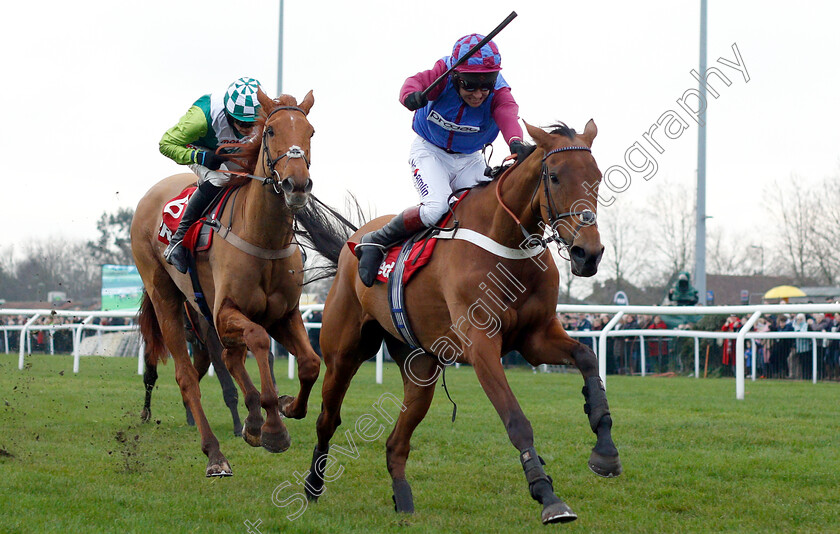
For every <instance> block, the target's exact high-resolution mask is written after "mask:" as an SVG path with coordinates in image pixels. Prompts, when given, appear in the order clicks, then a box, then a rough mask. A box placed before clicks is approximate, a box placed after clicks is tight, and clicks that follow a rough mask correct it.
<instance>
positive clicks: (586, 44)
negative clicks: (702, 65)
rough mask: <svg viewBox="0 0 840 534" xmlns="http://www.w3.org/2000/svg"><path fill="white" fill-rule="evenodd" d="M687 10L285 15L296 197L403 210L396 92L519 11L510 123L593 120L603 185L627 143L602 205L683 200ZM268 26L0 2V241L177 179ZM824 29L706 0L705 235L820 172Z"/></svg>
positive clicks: (828, 12)
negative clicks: (184, 144)
mask: <svg viewBox="0 0 840 534" xmlns="http://www.w3.org/2000/svg"><path fill="white" fill-rule="evenodd" d="M699 5H700V2H699V0H692V1H674V0H669V1H664V0H663V1H653V0H637V1H635V2H619V1H604V2H559V1H541V2H511V1H504V2H502V1H494V0H484V1H481V2H452V1H451V0H449V1H445V2H444V1H438V0H431V1H426V2H394V1H390V0H389V1H384V0H383V1H376V2H372V1H370V2H369V1H354V2H346V1H324V0H305V1H304V0H287V1H286V2H285V13H284V23H285V24H284V54H283V91H284V92H285V93H288V94H291V95H294V96H295V97H297V98H298V99H299V100H300V99H301V98H302V97H303V96H304V95H305V93H306V92H307V91H308V90H310V89H313V90H314V94H315V105H314V107H313V109H312V112H311V114H310V120H311V122H312V123H313V125H314V126H315V129H316V134H315V138H314V139H313V145H312V146H313V148H312V169H311V171H312V178H313V181H314V193H315V194H316V195H317V196H319V197H320V198H321V199H322V200H324V201H325V202H328V203H331V204H334V205H338V206H341V205H343V202H344V197H345V194H346V193H345V192H346V191H347V190H350V191H352V192H353V193H355V195H356V196H357V197H358V198H359V199H360V200H361V201H362V202H363V203H365V204H369V205H370V206H371V208H373V209H375V210H376V211H377V212H378V213H379V214H384V213H393V212H396V211H398V210H401V209H403V208H405V207H407V206H409V205H411V204H413V203H415V202H416V201H417V197H416V194H415V192H414V190H413V187H412V183H411V180H410V174H409V168H408V164H407V157H408V149H409V145H410V143H411V140H412V138H413V135H414V134H413V132H412V131H411V127H410V123H411V113H410V112H409V111H407V110H406V109H405V108H403V107H402V106H401V105H400V104H399V103H398V101H397V96H398V92H399V89H400V86H401V85H402V83H403V81H404V80H405V78H406V77H408V76H410V75H412V74H414V73H416V72H417V71H419V70H424V69H428V68H431V67H432V65H433V64H434V62H435V61H436V60H437V59H439V58H441V57H443V56H445V55H448V54H449V52H450V51H451V48H452V45H453V43H454V41H455V40H456V39H458V38H459V37H461V36H462V35H465V34H468V33H472V32H477V33H488V32H489V31H490V30H491V29H493V28H494V27H495V26H496V25H497V24H498V23H499V22H500V21H501V20H502V19H504V18H505V16H507V15H508V13H510V11H511V10H516V11H517V13H518V14H519V16H518V18H516V19H515V20H514V21H513V22H512V23H511V24H510V25H509V26H508V27H507V29H505V30H504V31H503V32H502V33H501V34H500V35H499V36H498V37H497V38H496V43H497V45H498V46H499V49H500V52H501V54H502V65H503V68H504V70H503V74H504V76H505V78H506V79H507V81H508V82H509V83H510V85H511V87H512V89H513V94H514V96H515V97H516V99H517V100H518V102H519V105H520V116H521V118H522V119H524V120H526V121H528V122H529V123H531V124H537V125H548V124H550V123H552V122H554V121H557V120H562V121H565V122H566V123H568V124H569V125H570V126H572V127H574V128H577V129H578V130H582V129H583V126H584V124H585V123H586V121H587V120H588V119H590V118H594V119H595V122H596V123H597V125H598V129H599V134H598V137H597V139H596V140H595V144H594V147H593V154H594V155H595V158H596V159H597V161H598V162H599V166H600V168H601V170H602V171H603V172H606V171H607V170H608V169H610V168H612V167H613V166H615V165H621V166H623V167H624V168H627V167H628V165H627V163H626V162H625V152H626V151H627V150H628V149H629V148H631V147H632V146H633V144H634V143H636V142H639V143H640V146H642V147H644V148H645V149H646V150H648V151H649V152H650V153H651V155H653V156H655V159H656V164H657V170H656V175H655V176H653V177H652V178H651V179H650V180H649V181H646V180H644V179H642V178H641V176H642V173H637V172H631V173H630V175H631V177H632V182H631V184H630V187H629V189H628V190H627V191H626V192H624V193H622V194H621V195H618V196H617V198H618V202H619V203H620V204H621V210H622V211H623V212H627V211H629V212H630V213H632V212H633V211H634V210H637V209H641V208H642V207H643V206H644V205H645V202H646V199H647V198H648V197H649V196H650V193H651V192H652V191H653V188H656V187H660V186H663V184H664V183H665V182H668V183H675V184H684V185H685V186H687V187H688V188H689V189H690V190H692V189H693V188H694V186H695V183H696V182H695V181H696V174H695V170H696V166H697V156H696V148H697V129H698V126H697V123H696V122H694V121H693V120H690V119H689V117H688V114H687V112H686V111H685V110H683V109H682V108H681V107H680V105H679V104H678V102H677V101H678V100H679V99H680V98H681V97H683V95H684V94H685V93H686V91H688V90H690V89H693V88H695V87H696V86H697V81H696V80H695V79H694V78H693V77H692V75H691V74H690V71H691V70H692V69H697V68H698V50H699ZM278 18H279V3H278V2H276V1H267V0H265V1H225V2H221V1H215V0H204V1H201V2H172V1H167V2H162V1H157V0H152V1H145V2H131V3H128V2H113V1H109V2H105V1H102V2H93V1H77V2H58V1H55V2H14V3H7V4H6V5H4V7H3V20H4V24H3V31H2V32H0V46H2V50H3V60H2V65H3V69H2V71H3V83H2V84H0V102H3V103H4V112H3V122H4V125H3V126H4V127H3V128H2V130H0V131H2V133H0V136H2V143H0V145H2V147H3V150H4V152H5V157H4V158H3V159H4V162H3V166H4V171H5V172H4V173H3V174H4V177H3V185H4V188H3V189H4V192H3V199H4V202H3V208H4V212H5V217H4V220H5V221H6V224H5V230H3V232H2V236H3V237H2V239H0V247H3V248H5V247H7V246H8V245H10V244H15V245H16V248H19V247H20V244H21V243H23V242H24V241H26V240H28V239H33V238H34V239H44V238H47V237H51V236H55V237H62V238H72V239H82V238H84V239H88V238H94V237H95V236H96V227H95V224H96V220H97V219H98V218H99V216H100V215H101V214H102V213H103V212H104V211H114V210H116V209H117V208H118V207H122V206H128V207H134V206H135V205H136V203H137V201H138V200H139V199H140V197H141V196H142V195H143V194H144V192H145V191H146V190H147V189H148V188H149V187H151V186H152V185H153V184H154V183H155V182H157V181H158V180H160V179H162V178H164V177H165V176H168V175H170V174H175V173H177V172H180V171H182V168H181V167H179V166H178V165H176V164H175V163H173V162H171V161H170V160H168V159H167V158H165V157H164V156H162V155H161V154H160V153H159V152H158V141H159V139H160V137H161V135H162V134H163V132H164V131H165V130H166V129H168V128H169V127H170V126H172V125H173V124H175V122H176V121H177V120H178V119H179V118H180V117H181V115H182V114H183V113H184V112H185V111H186V110H187V108H188V107H189V106H190V105H191V104H192V103H193V102H194V101H195V100H196V99H197V98H199V97H200V96H201V95H203V94H205V93H209V92H213V91H222V90H224V89H225V88H226V86H227V85H228V84H229V83H230V82H231V81H233V80H234V79H236V78H238V77H240V76H251V77H255V78H257V79H259V80H261V82H262V84H263V87H264V88H265V90H266V91H267V92H268V93H269V94H270V95H272V96H275V95H276V93H277V52H278V50H277V49H278ZM838 21H840V3H838V2H835V1H827V0H826V1H822V2H803V3H799V4H797V5H796V7H794V5H793V4H791V3H790V2H781V1H773V2H767V1H758V0H752V1H739V2H723V1H722V0H709V31H708V66H709V67H712V66H714V67H717V68H718V69H720V72H721V73H722V74H723V75H725V76H726V77H727V78H728V80H729V81H730V82H731V85H729V86H727V85H726V83H725V82H724V81H722V80H721V79H720V78H716V77H713V78H712V79H711V85H712V87H713V88H714V89H715V90H716V91H717V93H718V97H717V98H713V97H712V96H709V99H708V107H707V112H706V119H707V121H708V130H707V131H708V149H707V150H708V160H707V179H708V186H707V187H708V200H707V206H708V207H707V211H708V214H709V215H711V216H713V217H714V218H713V219H712V220H711V221H710V223H709V226H710V230H713V229H714V228H715V227H727V228H740V229H742V230H743V231H757V230H758V229H760V228H762V227H763V224H762V223H763V222H764V223H765V224H766V221H760V220H756V218H759V217H761V214H762V213H764V211H763V210H759V209H758V208H757V206H758V205H759V204H760V203H761V201H762V194H763V191H764V190H765V189H766V188H768V187H769V186H770V184H772V183H773V182H774V181H787V180H789V179H790V178H791V176H792V175H796V176H799V177H802V179H803V180H815V181H816V180H819V179H822V178H824V177H826V176H828V175H832V174H836V173H838V172H840V171H839V170H838V169H840V165H838V162H839V161H840V127H839V126H838V118H840V113H838V111H837V106H838V104H837V101H838V97H837V91H838V89H837V88H838V87H840V74H838V72H839V71H840V69H839V68H838V67H837V57H838V55H840V32H839V31H838V28H837V24H838ZM733 46H734V47H736V48H737V50H738V53H740V64H741V69H740V70H739V69H736V68H733V67H732V66H731V65H733V64H737V63H738V58H737V56H736V53H735V51H734V50H733ZM719 58H723V60H724V62H721V61H719ZM726 61H728V62H729V64H728V66H727V64H725V62H726ZM747 77H748V78H749V81H747V79H746V78H747ZM689 100H690V102H688V103H689V105H695V104H696V98H695V99H693V100H692V99H691V97H690V96H689ZM669 111H674V112H676V113H679V114H680V115H681V116H682V118H683V120H685V121H686V124H687V126H684V127H683V130H684V131H683V132H682V133H681V135H680V136H679V137H678V138H676V139H668V138H667V137H664V136H663V134H662V132H661V130H660V131H659V133H656V132H655V133H654V134H653V138H654V139H657V140H658V141H659V145H660V149H661V150H662V151H663V153H662V154H659V153H657V152H653V147H652V146H651V145H650V144H649V143H648V142H647V141H646V140H645V139H644V138H643V134H645V132H648V131H649V130H650V128H651V127H652V126H653V125H654V124H655V123H656V121H657V120H658V119H660V117H662V116H663V114H666V113H667V112H669ZM674 124H679V123H674ZM506 154H507V149H506V147H504V146H503V144H502V143H501V142H497V155H506ZM636 157H637V158H638V157H640V153H638V152H637V153H636ZM496 160H498V157H497V158H496ZM639 161H641V160H640V159H637V160H636V162H637V163H638V162H639ZM611 177H612V178H613V182H614V184H615V185H616V186H620V185H621V184H620V180H619V177H620V175H619V174H612V175H611ZM602 189H604V188H603V186H602ZM815 194H819V193H818V192H815ZM602 211H603V212H606V211H609V208H607V209H604V210H602ZM764 227H765V228H766V226H764Z"/></svg>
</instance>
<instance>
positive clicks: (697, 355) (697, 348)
mask: <svg viewBox="0 0 840 534" xmlns="http://www.w3.org/2000/svg"><path fill="white" fill-rule="evenodd" d="M694 378H700V338H699V337H695V338H694Z"/></svg>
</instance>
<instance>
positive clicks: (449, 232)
mask: <svg viewBox="0 0 840 534" xmlns="http://www.w3.org/2000/svg"><path fill="white" fill-rule="evenodd" d="M434 239H459V240H461V241H468V242H470V243H472V244H473V245H475V246H477V247H479V248H482V249H484V250H486V251H487V252H489V253H491V254H494V255H496V256H499V257H500V258H506V259H509V260H527V259H528V258H533V257H534V256H539V255H540V254H542V253H543V252H545V250H546V247H545V245H544V244H542V243H540V244H538V245H536V246H534V247H530V248H510V247H506V246H504V245H502V244H501V243H497V242H496V241H493V240H492V239H490V238H489V237H487V236H486V235H484V234H480V233H478V232H476V231H474V230H470V229H469V228H461V227H455V228H446V229H444V230H441V232H440V233H439V234H438V235H436V236H434Z"/></svg>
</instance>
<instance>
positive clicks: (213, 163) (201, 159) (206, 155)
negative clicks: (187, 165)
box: [195, 150, 227, 171]
mask: <svg viewBox="0 0 840 534" xmlns="http://www.w3.org/2000/svg"><path fill="white" fill-rule="evenodd" d="M225 161H227V160H226V159H225V158H223V157H221V156H218V155H216V154H215V153H213V152H208V151H206V150H199V151H198V152H196V153H195V162H196V163H198V164H199V165H203V166H205V167H207V168H208V169H210V170H211V171H217V170H219V167H221V166H222V163H224V162H225Z"/></svg>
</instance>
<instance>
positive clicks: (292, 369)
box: [284, 347, 295, 380]
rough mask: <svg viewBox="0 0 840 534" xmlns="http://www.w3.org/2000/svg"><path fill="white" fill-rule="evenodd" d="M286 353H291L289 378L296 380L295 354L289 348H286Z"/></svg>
mask: <svg viewBox="0 0 840 534" xmlns="http://www.w3.org/2000/svg"><path fill="white" fill-rule="evenodd" d="M284 348H285V347H284ZM286 353H287V354H288V355H289V380H294V379H295V355H294V354H292V353H291V352H289V349H286Z"/></svg>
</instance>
